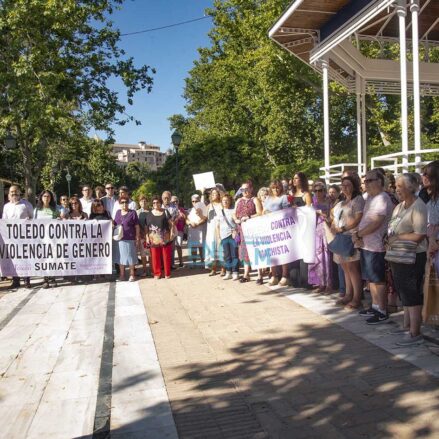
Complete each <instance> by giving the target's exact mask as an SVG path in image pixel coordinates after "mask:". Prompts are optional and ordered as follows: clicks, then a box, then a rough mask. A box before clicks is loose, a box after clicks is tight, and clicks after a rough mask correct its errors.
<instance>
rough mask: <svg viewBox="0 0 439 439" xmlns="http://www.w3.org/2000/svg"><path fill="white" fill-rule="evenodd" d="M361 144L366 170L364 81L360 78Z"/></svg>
mask: <svg viewBox="0 0 439 439" xmlns="http://www.w3.org/2000/svg"><path fill="white" fill-rule="evenodd" d="M361 136H362V140H361V144H362V145H363V163H364V168H365V169H364V170H365V172H366V171H367V135H366V81H365V80H364V79H363V78H361Z"/></svg>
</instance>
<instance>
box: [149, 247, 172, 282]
mask: <svg viewBox="0 0 439 439" xmlns="http://www.w3.org/2000/svg"><path fill="white" fill-rule="evenodd" d="M150 251H151V264H152V272H153V274H154V276H161V274H162V258H163V268H164V271H165V276H170V275H171V254H172V242H171V243H169V244H166V245H164V246H162V247H151V249H150Z"/></svg>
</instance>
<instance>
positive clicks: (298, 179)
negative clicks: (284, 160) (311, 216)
mask: <svg viewBox="0 0 439 439" xmlns="http://www.w3.org/2000/svg"><path fill="white" fill-rule="evenodd" d="M290 203H291V205H292V206H296V207H302V206H311V204H312V197H311V194H310V192H309V183H308V178H307V177H306V175H305V174H304V173H303V172H297V173H296V174H294V177H293V188H292V190H291V200H290Z"/></svg>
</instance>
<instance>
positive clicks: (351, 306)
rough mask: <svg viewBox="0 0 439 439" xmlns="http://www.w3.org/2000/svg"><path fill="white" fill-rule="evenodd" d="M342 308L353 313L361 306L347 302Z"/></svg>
mask: <svg viewBox="0 0 439 439" xmlns="http://www.w3.org/2000/svg"><path fill="white" fill-rule="evenodd" d="M344 308H345V309H346V310H349V311H354V310H357V309H360V308H362V306H361V304H356V303H352V302H349V303H348V304H346V306H345V307H344Z"/></svg>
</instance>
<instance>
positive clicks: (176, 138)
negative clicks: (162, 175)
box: [171, 130, 183, 197]
mask: <svg viewBox="0 0 439 439" xmlns="http://www.w3.org/2000/svg"><path fill="white" fill-rule="evenodd" d="M182 138H183V136H182V135H181V134H180V133H179V131H178V130H175V131H174V132H173V133H172V136H171V140H172V144H173V145H174V148H175V195H177V197H178V148H179V147H180V143H181V139H182Z"/></svg>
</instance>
